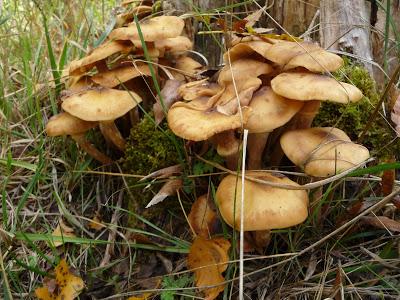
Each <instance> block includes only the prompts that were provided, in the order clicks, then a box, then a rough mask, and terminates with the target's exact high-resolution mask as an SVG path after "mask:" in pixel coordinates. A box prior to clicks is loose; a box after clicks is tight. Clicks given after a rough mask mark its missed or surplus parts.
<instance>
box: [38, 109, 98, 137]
mask: <svg viewBox="0 0 400 300" xmlns="http://www.w3.org/2000/svg"><path fill="white" fill-rule="evenodd" d="M96 126H97V122H89V121H84V120H81V119H79V118H77V117H74V116H72V115H70V114H69V113H66V112H62V113H59V114H57V115H55V116H52V117H51V118H50V119H49V122H47V124H46V129H45V130H46V134H47V135H48V136H60V135H75V134H81V133H85V132H86V131H88V130H89V129H91V128H94V127H96Z"/></svg>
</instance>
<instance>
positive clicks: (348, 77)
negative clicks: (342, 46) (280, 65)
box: [313, 59, 400, 159]
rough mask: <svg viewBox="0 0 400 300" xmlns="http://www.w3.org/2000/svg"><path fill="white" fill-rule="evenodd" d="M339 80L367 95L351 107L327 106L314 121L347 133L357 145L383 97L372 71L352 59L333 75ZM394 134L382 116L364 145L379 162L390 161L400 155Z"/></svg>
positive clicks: (398, 144) (374, 122)
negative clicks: (393, 156) (391, 157)
mask: <svg viewBox="0 0 400 300" xmlns="http://www.w3.org/2000/svg"><path fill="white" fill-rule="evenodd" d="M333 75H334V76H335V78H336V79H338V80H340V81H343V82H348V83H352V84H354V85H355V86H357V87H358V88H359V89H360V90H361V91H362V92H363V94H364V97H363V99H362V100H361V101H359V102H357V103H351V104H347V105H338V104H335V103H330V102H324V103H323V104H322V107H321V110H320V112H319V114H318V115H317V117H316V118H315V120H314V123H313V126H334V127H337V128H340V129H342V130H343V131H345V132H346V133H347V134H348V136H349V137H350V138H351V139H352V140H353V141H356V140H357V139H358V137H359V135H360V134H361V132H362V131H363V129H364V127H365V124H367V123H368V122H370V120H369V118H370V116H371V114H372V112H373V110H374V107H375V106H376V104H377V103H378V102H379V99H380V95H379V93H378V91H377V88H376V84H375V81H374V80H373V79H372V78H371V76H370V75H369V73H368V71H367V70H366V69H365V68H364V67H362V66H360V65H357V64H355V63H353V62H351V61H350V60H348V59H345V64H344V66H343V67H342V68H341V69H340V70H339V71H337V72H335V73H334V74H333ZM393 139H394V136H393V134H392V130H391V129H390V127H389V126H388V124H387V122H386V121H385V120H384V119H383V117H382V116H380V115H379V116H378V117H377V118H376V119H375V120H373V124H372V126H371V127H370V129H369V130H368V132H367V134H366V135H365V137H364V139H363V141H362V144H363V145H365V146H366V147H367V148H368V149H369V150H370V152H371V155H372V156H374V157H377V158H379V159H386V158H389V157H390V156H392V155H393V154H397V153H400V143H399V142H398V141H397V140H396V141H395V142H393Z"/></svg>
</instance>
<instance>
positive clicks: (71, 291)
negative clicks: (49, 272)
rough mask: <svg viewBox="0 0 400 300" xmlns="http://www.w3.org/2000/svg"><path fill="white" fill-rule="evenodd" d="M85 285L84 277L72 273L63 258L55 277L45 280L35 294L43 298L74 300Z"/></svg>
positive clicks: (43, 299) (45, 299)
mask: <svg viewBox="0 0 400 300" xmlns="http://www.w3.org/2000/svg"><path fill="white" fill-rule="evenodd" d="M84 287H85V284H84V282H83V280H82V278H80V277H78V276H75V275H74V274H72V273H71V272H70V269H69V267H68V264H67V262H66V261H65V260H64V259H62V260H61V261H60V263H59V264H58V265H57V267H56V268H55V279H48V280H47V282H46V281H44V285H43V286H42V287H40V288H37V289H36V290H35V294H36V297H38V298H39V299H41V300H72V299H75V298H76V297H78V296H79V294H80V293H81V291H82V290H83V289H84Z"/></svg>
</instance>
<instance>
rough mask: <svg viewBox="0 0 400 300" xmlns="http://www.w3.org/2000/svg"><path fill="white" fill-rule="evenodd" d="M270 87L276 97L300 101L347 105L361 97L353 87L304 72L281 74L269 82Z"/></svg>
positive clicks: (360, 93)
mask: <svg viewBox="0 0 400 300" xmlns="http://www.w3.org/2000/svg"><path fill="white" fill-rule="evenodd" d="M271 87H272V89H273V90H274V92H275V93H277V94H278V95H281V96H283V97H286V98H289V99H293V100H300V101H309V100H322V101H332V102H337V103H349V102H357V101H359V100H361V98H362V96H363V94H362V92H361V91H360V90H359V89H358V88H357V87H355V86H354V85H351V84H348V83H345V82H338V81H336V80H335V79H334V78H331V77H329V76H325V75H319V74H313V73H306V72H295V73H281V74H279V75H278V76H276V77H275V78H274V79H272V80H271Z"/></svg>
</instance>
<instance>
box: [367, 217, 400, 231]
mask: <svg viewBox="0 0 400 300" xmlns="http://www.w3.org/2000/svg"><path fill="white" fill-rule="evenodd" d="M361 221H362V222H363V223H366V224H368V225H371V226H374V227H377V228H382V229H387V230H390V231H394V232H400V222H397V221H395V220H392V219H390V218H388V217H384V216H376V217H369V216H365V217H362V218H361Z"/></svg>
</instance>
